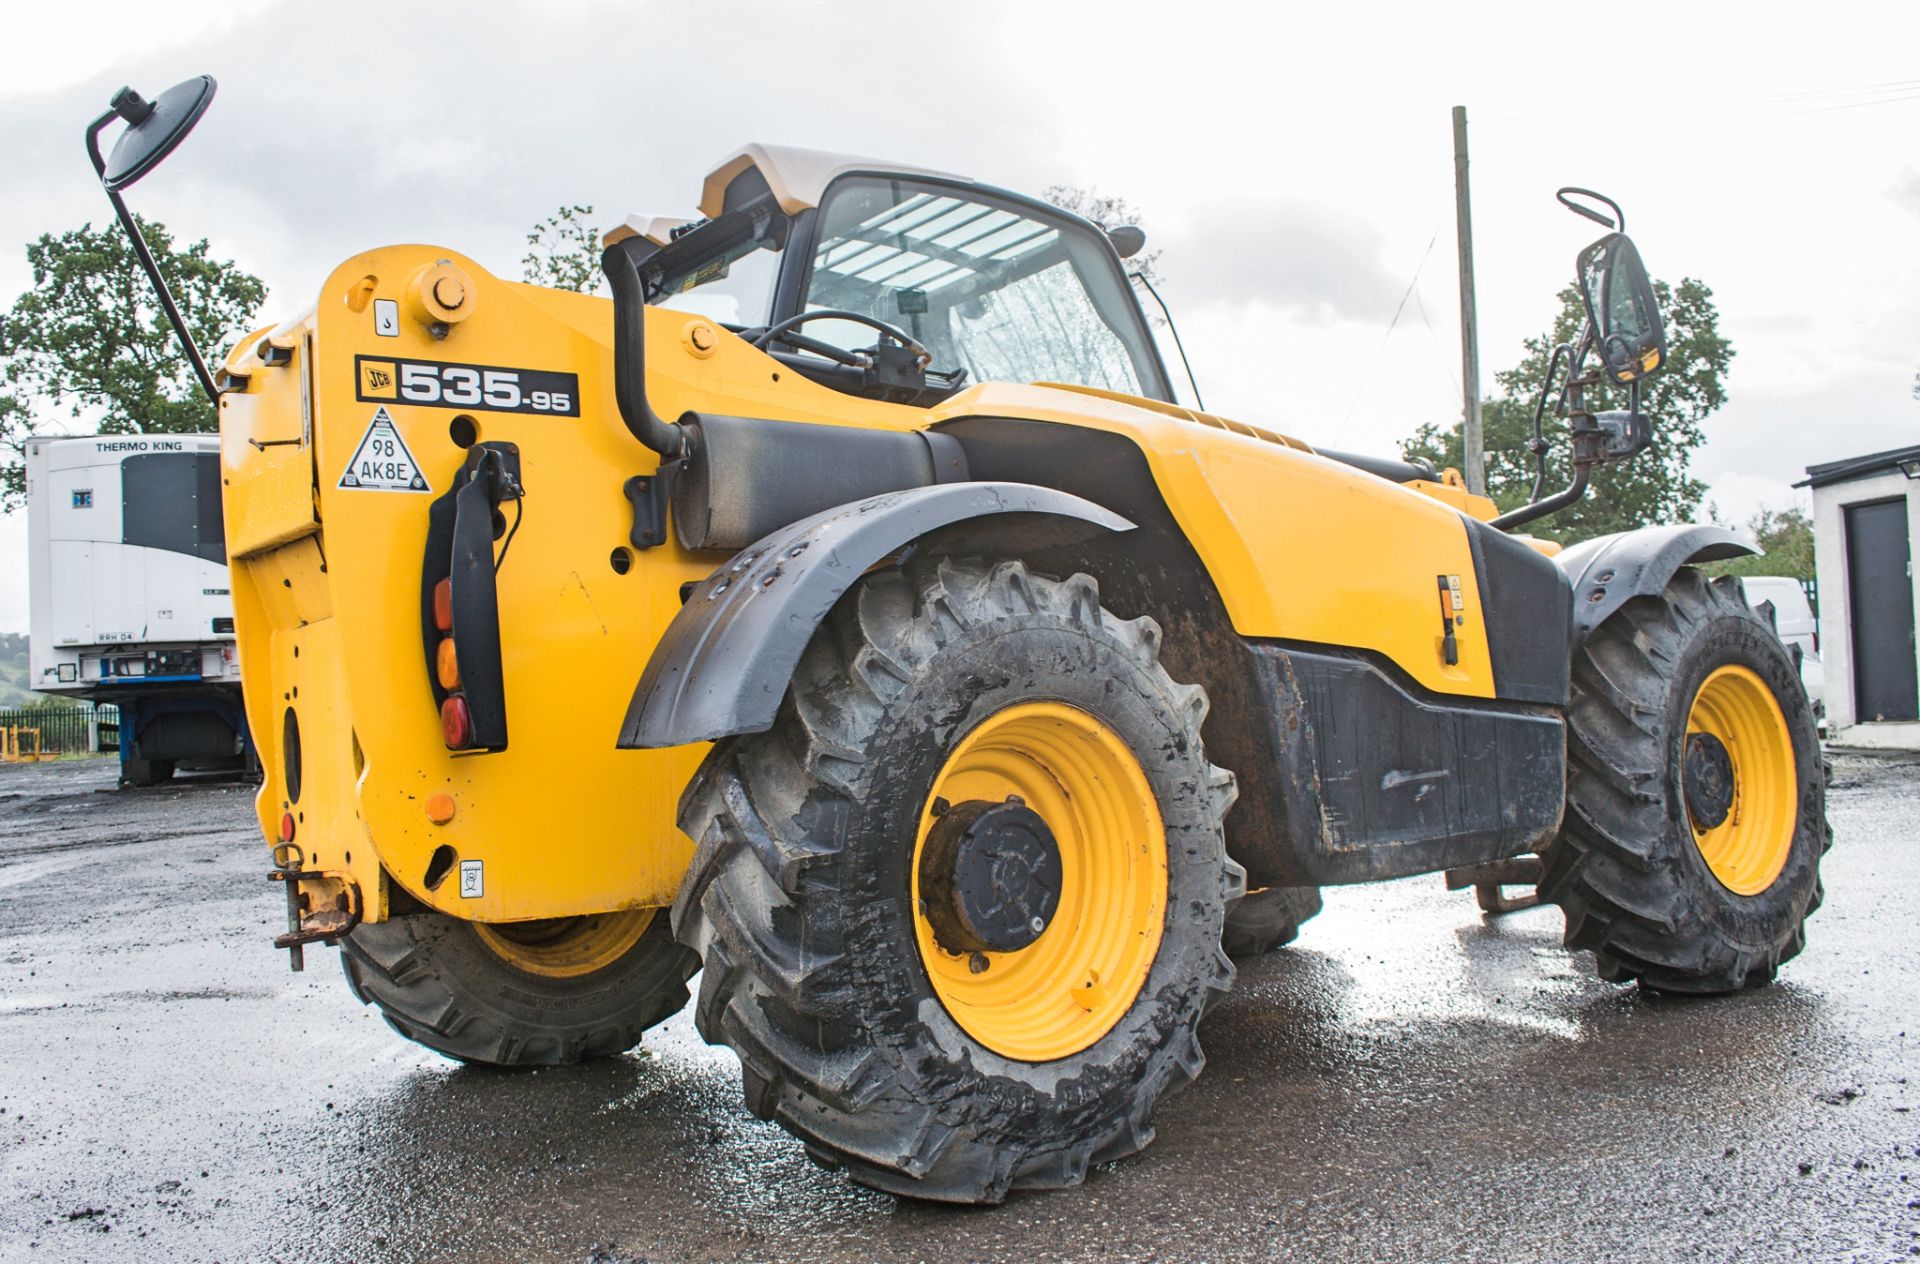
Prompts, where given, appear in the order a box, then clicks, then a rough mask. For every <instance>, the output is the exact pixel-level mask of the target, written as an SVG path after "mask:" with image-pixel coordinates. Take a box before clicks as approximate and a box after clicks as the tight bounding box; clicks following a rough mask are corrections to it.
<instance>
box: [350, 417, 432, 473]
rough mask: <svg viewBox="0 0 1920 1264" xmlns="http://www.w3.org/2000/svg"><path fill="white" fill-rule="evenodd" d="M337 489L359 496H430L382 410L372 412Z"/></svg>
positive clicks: (396, 430)
mask: <svg viewBox="0 0 1920 1264" xmlns="http://www.w3.org/2000/svg"><path fill="white" fill-rule="evenodd" d="M340 486H342V487H345V488H351V489H353V490H356V491H363V492H430V491H432V490H433V488H431V487H429V486H427V476H426V475H425V474H423V473H421V471H420V466H419V465H418V464H417V463H416V462H415V461H414V459H413V453H411V452H409V451H408V450H407V441H406V440H405V439H402V438H401V437H400V428H399V427H398V426H396V425H394V424H393V417H392V416H391V415H390V414H389V413H388V412H387V410H386V408H385V407H381V408H377V409H375V410H374V414H373V420H372V421H370V422H368V423H367V433H366V435H365V436H364V437H362V438H361V440H360V446H359V447H357V448H355V449H354V450H353V459H352V460H351V461H348V462H347V469H346V473H344V474H342V475H341V476H340Z"/></svg>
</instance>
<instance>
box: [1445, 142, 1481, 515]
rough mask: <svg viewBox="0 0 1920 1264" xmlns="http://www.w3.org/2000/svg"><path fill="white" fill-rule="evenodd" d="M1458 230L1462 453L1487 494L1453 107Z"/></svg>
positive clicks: (1463, 165) (1467, 219)
mask: <svg viewBox="0 0 1920 1264" xmlns="http://www.w3.org/2000/svg"><path fill="white" fill-rule="evenodd" d="M1453 205H1454V228H1455V232H1456V235H1457V236H1458V238H1459V243H1460V389H1461V393H1462V394H1464V395H1465V396H1466V400H1465V410H1464V412H1463V413H1462V415H1461V444H1460V447H1461V452H1462V456H1463V458H1464V462H1465V464H1466V467H1467V468H1466V470H1465V471H1464V473H1465V474H1466V476H1467V490H1468V491H1470V492H1473V493H1474V494H1475V495H1481V496H1484V495H1485V494H1486V491H1487V475H1486V457H1485V455H1484V453H1483V452H1482V450H1481V449H1482V442H1481V433H1480V322H1479V316H1478V315H1477V313H1476V304H1475V302H1474V296H1473V203H1472V199H1471V198H1470V197H1469V196H1468V193H1467V107H1466V106H1464V105H1456V106H1454V107H1453Z"/></svg>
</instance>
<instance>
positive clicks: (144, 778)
mask: <svg viewBox="0 0 1920 1264" xmlns="http://www.w3.org/2000/svg"><path fill="white" fill-rule="evenodd" d="M173 769H174V763H173V761H172V760H171V759H123V760H121V761H120V780H122V781H124V782H126V783H127V784H128V785H130V786H133V787H135V788H136V789H140V790H146V789H150V788H152V787H153V786H157V785H159V784H160V783H161V782H163V781H172V780H173Z"/></svg>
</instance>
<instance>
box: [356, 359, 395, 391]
mask: <svg viewBox="0 0 1920 1264" xmlns="http://www.w3.org/2000/svg"><path fill="white" fill-rule="evenodd" d="M360 398H361V399H393V398H394V367H393V361H391V360H362V361H360Z"/></svg>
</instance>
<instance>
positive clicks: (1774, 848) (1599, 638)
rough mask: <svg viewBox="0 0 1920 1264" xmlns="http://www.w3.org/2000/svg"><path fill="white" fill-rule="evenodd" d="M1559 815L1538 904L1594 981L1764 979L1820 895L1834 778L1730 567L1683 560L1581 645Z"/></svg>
mask: <svg viewBox="0 0 1920 1264" xmlns="http://www.w3.org/2000/svg"><path fill="white" fill-rule="evenodd" d="M1568 715H1569V725H1568V727H1569V733H1568V743H1567V745H1568V756H1569V760H1568V762H1569V770H1568V772H1569V775H1568V785H1567V815H1566V820H1565V823H1564V825H1563V826H1562V829H1561V832H1560V835H1559V837H1557V838H1556V839H1555V840H1554V841H1553V842H1552V843H1550V844H1549V845H1548V846H1547V848H1546V850H1545V851H1544V853H1543V854H1542V856H1543V861H1544V875H1543V877H1542V879H1541V882H1540V892H1541V896H1542V898H1543V899H1546V900H1549V901H1552V902H1554V903H1556V904H1559V905H1560V906H1561V908H1562V909H1564V910H1565V911H1566V915H1567V929H1566V941H1567V944H1568V946H1569V947H1573V948H1590V949H1592V950H1593V953H1594V957H1595V959H1596V961H1597V962H1598V965H1599V970H1600V974H1601V976H1602V977H1604V978H1607V979H1609V980H1613V981H1616V982H1625V981H1627V980H1629V979H1637V980H1639V981H1640V983H1641V984H1643V985H1645V986H1648V987H1651V988H1655V989H1658V990H1660V991H1666V992H1696V993H1714V992H1732V991H1737V990H1739V989H1741V988H1747V987H1755V986H1758V985H1761V984H1764V983H1766V982H1768V981H1769V980H1771V979H1772V978H1773V976H1774V973H1775V972H1776V971H1777V970H1778V969H1779V967H1780V963H1781V962H1783V961H1786V960H1787V959H1788V958H1790V957H1792V956H1794V954H1796V953H1798V952H1799V951H1800V949H1801V948H1802V947H1803V946H1804V944H1805V942H1806V938H1805V931H1804V928H1803V924H1804V922H1805V921H1806V918H1807V915H1808V914H1809V913H1811V912H1813V910H1814V909H1816V908H1818V907H1819V906H1820V897H1821V890H1820V857H1821V856H1822V854H1824V853H1825V851H1826V850H1827V847H1828V845H1829V844H1830V842H1831V839H1832V835H1831V832H1830V831H1829V830H1828V828H1827V815H1826V773H1825V766H1824V764H1823V763H1822V761H1821V755H1820V747H1819V741H1818V739H1817V737H1816V735H1815V729H1814V718H1813V712H1812V709H1811V708H1810V707H1809V706H1808V703H1807V696H1806V692H1805V690H1804V689H1803V688H1802V686H1801V683H1800V676H1799V673H1798V672H1797V671H1795V670H1794V666H1793V661H1792V659H1791V658H1789V657H1788V654H1787V651H1786V649H1785V647H1783V646H1782V645H1781V644H1780V640H1779V638H1778V637H1777V636H1775V635H1774V633H1773V630H1772V629H1771V628H1770V627H1768V626H1767V624H1765V623H1764V622H1762V621H1761V619H1760V617H1759V615H1757V614H1755V613H1754V611H1753V609H1752V608H1751V607H1749V606H1748V605H1747V603H1746V600H1745V598H1744V597H1743V596H1742V595H1741V590H1740V584H1739V581H1738V580H1736V579H1731V578H1725V579H1716V580H1713V581H1711V582H1709V581H1708V580H1707V579H1706V578H1705V577H1703V576H1702V575H1701V574H1700V573H1699V572H1698V571H1695V570H1693V569H1692V568H1690V567H1689V568H1683V569H1682V570H1681V571H1680V573H1679V574H1678V575H1676V576H1675V577H1674V579H1673V581H1672V582H1671V583H1670V584H1668V585H1667V588H1666V591H1665V592H1663V593H1662V594H1661V595H1660V596H1658V597H1641V598H1636V599H1635V600H1633V601H1631V602H1629V603H1627V605H1626V606H1624V607H1622V609H1621V610H1620V611H1619V613H1617V614H1615V615H1614V616H1613V617H1612V618H1610V619H1608V620H1607V622H1605V623H1603V624H1602V625H1601V626H1600V627H1599V628H1598V629H1597V630H1596V631H1595V632H1594V633H1593V634H1592V635H1591V636H1590V637H1589V638H1588V640H1587V642H1586V644H1585V645H1584V646H1582V647H1581V649H1580V650H1579V651H1578V652H1577V653H1576V655H1575V657H1574V664H1573V704H1572V707H1571V708H1570V710H1569V713H1568Z"/></svg>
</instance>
